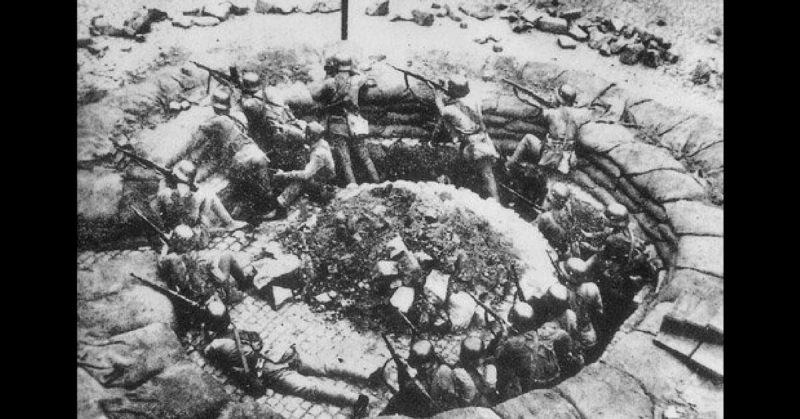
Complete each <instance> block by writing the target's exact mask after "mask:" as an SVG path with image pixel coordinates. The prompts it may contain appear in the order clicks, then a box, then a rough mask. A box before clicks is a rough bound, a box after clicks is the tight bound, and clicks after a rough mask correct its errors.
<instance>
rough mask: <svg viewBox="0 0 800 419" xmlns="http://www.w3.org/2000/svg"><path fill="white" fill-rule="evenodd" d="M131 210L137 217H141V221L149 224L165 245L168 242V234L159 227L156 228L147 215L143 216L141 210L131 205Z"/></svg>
mask: <svg viewBox="0 0 800 419" xmlns="http://www.w3.org/2000/svg"><path fill="white" fill-rule="evenodd" d="M131 210H133V213H134V214H136V215H137V216H138V217H139V218H141V219H142V221H144V222H145V224H147V225H148V226H150V228H151V229H152V230H153V231H155V232H156V234H158V237H159V238H160V239H161V241H162V242H164V244H167V245H168V244H169V236H167V233H164V232H163V231H162V230H161V229H160V228H158V226H156V225H155V224H153V222H152V221H150V220H149V219H148V218H147V217H145V216H144V214H142V212H141V211H139V209H138V208H136V207H135V206H133V205H131Z"/></svg>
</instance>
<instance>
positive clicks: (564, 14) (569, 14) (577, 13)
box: [558, 7, 583, 20]
mask: <svg viewBox="0 0 800 419" xmlns="http://www.w3.org/2000/svg"><path fill="white" fill-rule="evenodd" d="M581 15H583V8H581V7H573V8H570V9H566V10H562V11H560V12H558V17H561V18H564V19H567V20H575V19H577V18H579V17H581Z"/></svg>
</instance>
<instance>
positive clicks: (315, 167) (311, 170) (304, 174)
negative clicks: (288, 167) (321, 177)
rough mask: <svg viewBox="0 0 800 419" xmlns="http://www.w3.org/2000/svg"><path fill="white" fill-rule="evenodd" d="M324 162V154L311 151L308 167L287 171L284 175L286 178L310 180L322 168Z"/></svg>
mask: <svg viewBox="0 0 800 419" xmlns="http://www.w3.org/2000/svg"><path fill="white" fill-rule="evenodd" d="M323 165H324V163H323V159H322V156H320V155H318V154H317V153H313V152H312V153H311V158H310V159H309V161H308V164H306V167H305V168H304V169H303V170H292V171H291V172H285V173H284V174H283V177H284V178H286V179H297V180H310V179H311V178H313V177H314V175H316V174H317V172H319V171H320V169H322V167H323Z"/></svg>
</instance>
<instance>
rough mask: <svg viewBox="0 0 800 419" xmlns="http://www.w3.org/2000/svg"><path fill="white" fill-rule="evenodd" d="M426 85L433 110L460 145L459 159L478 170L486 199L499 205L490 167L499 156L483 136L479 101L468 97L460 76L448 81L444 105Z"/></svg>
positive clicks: (484, 133) (466, 85) (483, 127)
mask: <svg viewBox="0 0 800 419" xmlns="http://www.w3.org/2000/svg"><path fill="white" fill-rule="evenodd" d="M428 85H429V86H430V87H431V89H432V90H433V97H434V100H435V102H436V107H437V108H438V109H439V113H440V114H441V115H442V120H443V121H444V125H445V126H446V127H447V129H448V131H449V132H450V135H451V138H453V139H454V140H458V141H460V142H461V156H462V157H463V158H464V159H465V160H467V161H469V162H471V163H472V164H474V165H475V166H476V167H477V169H478V171H479V172H480V174H481V178H482V179H483V183H484V188H485V189H486V191H487V192H488V193H489V196H490V197H491V198H493V199H494V200H495V201H498V202H499V201H500V195H499V194H498V192H497V183H496V182H495V179H494V171H493V170H492V166H493V165H494V161H495V160H496V159H497V158H499V157H500V154H498V153H497V150H496V149H495V147H494V143H492V139H491V138H489V134H488V133H487V132H486V125H485V124H484V122H483V110H482V109H481V99H480V98H479V97H477V96H476V95H474V94H473V95H470V94H469V93H470V89H469V82H468V81H467V79H466V78H465V77H463V76H458V75H457V76H453V77H451V78H450V79H449V80H448V81H447V95H448V96H449V97H450V98H449V99H448V100H447V101H445V100H444V98H443V97H442V94H441V93H440V92H439V91H438V90H437V89H436V88H434V87H433V84H431V83H430V82H428Z"/></svg>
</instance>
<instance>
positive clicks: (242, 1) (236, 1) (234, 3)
mask: <svg viewBox="0 0 800 419" xmlns="http://www.w3.org/2000/svg"><path fill="white" fill-rule="evenodd" d="M229 2H230V4H231V13H233V14H235V15H237V16H241V15H245V14H247V12H249V11H250V9H252V8H253V6H254V5H255V2H254V1H253V0H229Z"/></svg>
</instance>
